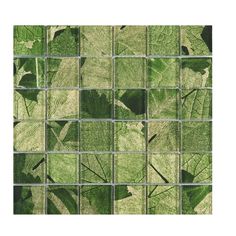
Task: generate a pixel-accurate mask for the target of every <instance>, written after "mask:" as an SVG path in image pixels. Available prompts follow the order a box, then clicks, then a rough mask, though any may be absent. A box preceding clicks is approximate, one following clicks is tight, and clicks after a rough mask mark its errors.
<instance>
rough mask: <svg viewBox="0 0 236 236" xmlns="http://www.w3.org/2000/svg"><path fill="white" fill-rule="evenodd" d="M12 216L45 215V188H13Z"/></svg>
mask: <svg viewBox="0 0 236 236" xmlns="http://www.w3.org/2000/svg"><path fill="white" fill-rule="evenodd" d="M14 214H24V215H25V214H30V215H31V214H35V215H38V214H45V188H44V187H42V186H14Z"/></svg>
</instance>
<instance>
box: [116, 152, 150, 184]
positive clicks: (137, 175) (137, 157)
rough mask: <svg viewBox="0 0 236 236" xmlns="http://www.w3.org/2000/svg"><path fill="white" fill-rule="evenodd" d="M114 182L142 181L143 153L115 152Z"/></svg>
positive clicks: (143, 173) (143, 180)
mask: <svg viewBox="0 0 236 236" xmlns="http://www.w3.org/2000/svg"><path fill="white" fill-rule="evenodd" d="M114 159H115V162H114V170H115V183H144V182H145V177H146V156H145V155H144V154H135V153H133V154H116V155H115V158H114Z"/></svg>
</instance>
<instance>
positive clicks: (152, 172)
mask: <svg viewBox="0 0 236 236" xmlns="http://www.w3.org/2000/svg"><path fill="white" fill-rule="evenodd" d="M147 170H148V182H149V183H155V184H158V183H162V184H163V183H166V184H169V183H178V182H179V155H178V154H149V155H148V169H147Z"/></svg>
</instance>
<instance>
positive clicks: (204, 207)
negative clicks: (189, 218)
mask: <svg viewBox="0 0 236 236" xmlns="http://www.w3.org/2000/svg"><path fill="white" fill-rule="evenodd" d="M182 208H183V209H182V213H183V214H188V215H194V214H199V215H204V214H212V186H211V185H194V186H183V187H182Z"/></svg>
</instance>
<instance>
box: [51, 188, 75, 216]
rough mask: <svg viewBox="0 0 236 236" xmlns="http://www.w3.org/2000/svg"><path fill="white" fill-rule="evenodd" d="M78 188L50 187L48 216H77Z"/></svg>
mask: <svg viewBox="0 0 236 236" xmlns="http://www.w3.org/2000/svg"><path fill="white" fill-rule="evenodd" d="M77 213H78V187H77V186H73V185H72V186H68V185H65V186H63V185H62V186H48V188H47V214H77Z"/></svg>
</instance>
